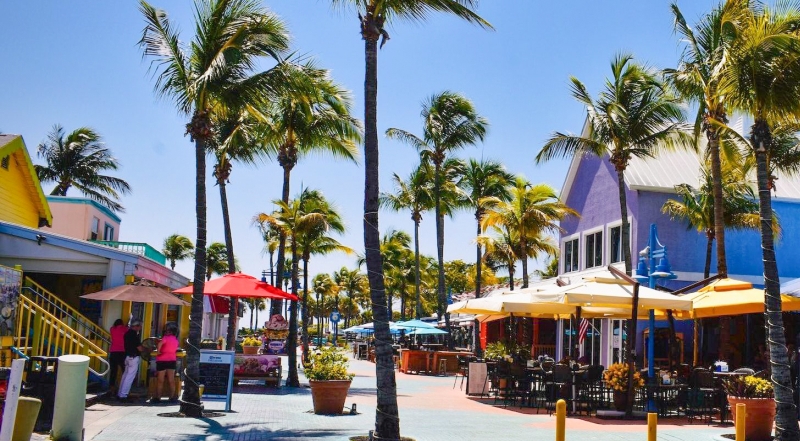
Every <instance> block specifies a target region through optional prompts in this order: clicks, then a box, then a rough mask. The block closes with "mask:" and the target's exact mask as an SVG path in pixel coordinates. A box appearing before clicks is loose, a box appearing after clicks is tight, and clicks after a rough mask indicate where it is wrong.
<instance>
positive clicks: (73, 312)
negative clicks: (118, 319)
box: [23, 277, 111, 346]
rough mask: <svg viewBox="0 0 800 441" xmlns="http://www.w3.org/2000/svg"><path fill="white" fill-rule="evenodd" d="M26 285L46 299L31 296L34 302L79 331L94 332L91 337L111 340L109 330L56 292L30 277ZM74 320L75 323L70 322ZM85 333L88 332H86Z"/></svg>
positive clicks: (26, 280)
mask: <svg viewBox="0 0 800 441" xmlns="http://www.w3.org/2000/svg"><path fill="white" fill-rule="evenodd" d="M24 286H26V287H28V288H30V289H32V290H33V291H34V292H36V293H37V294H39V295H40V296H41V297H42V298H43V299H44V301H39V299H38V298H31V300H32V301H33V302H34V303H36V304H37V305H39V306H40V307H41V308H42V309H44V310H45V311H47V312H49V313H50V314H52V315H53V316H55V317H56V318H58V319H60V320H62V321H63V322H66V323H68V324H70V325H71V326H72V328H73V329H76V330H78V331H83V330H85V331H86V332H87V333H89V334H92V335H90V337H91V338H94V339H95V340H101V341H102V340H109V341H110V340H111V336H110V335H109V333H108V331H106V330H105V329H103V328H102V327H100V326H98V325H97V324H96V323H94V322H93V321H92V320H91V319H89V318H88V317H86V316H85V315H83V314H81V313H80V312H79V311H78V310H77V309H75V308H73V307H72V306H70V305H68V304H67V303H66V302H64V301H63V300H61V299H60V298H58V296H56V295H55V294H53V293H51V292H50V291H48V290H46V289H45V288H44V287H42V286H41V285H39V284H38V283H36V282H34V281H33V280H31V278H30V277H25V282H24ZM23 292H24V290H23ZM68 316H72V317H69V318H73V320H69V318H68ZM73 321H74V323H70V322H73ZM81 328H83V329H81ZM84 335H86V334H85V333H84ZM104 346H106V345H104Z"/></svg>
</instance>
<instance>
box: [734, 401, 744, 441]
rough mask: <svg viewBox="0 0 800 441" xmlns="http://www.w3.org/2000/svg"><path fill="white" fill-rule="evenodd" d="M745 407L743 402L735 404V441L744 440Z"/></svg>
mask: <svg viewBox="0 0 800 441" xmlns="http://www.w3.org/2000/svg"><path fill="white" fill-rule="evenodd" d="M745 412H746V408H745V404H744V403H738V404H737V405H736V441H744V429H745V427H744V416H745Z"/></svg>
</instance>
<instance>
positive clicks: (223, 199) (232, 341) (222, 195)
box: [217, 179, 239, 349]
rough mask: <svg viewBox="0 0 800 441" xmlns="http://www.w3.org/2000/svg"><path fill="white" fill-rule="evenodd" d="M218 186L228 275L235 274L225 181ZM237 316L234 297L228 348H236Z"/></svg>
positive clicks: (229, 316)
mask: <svg viewBox="0 0 800 441" xmlns="http://www.w3.org/2000/svg"><path fill="white" fill-rule="evenodd" d="M217 185H219V200H220V205H222V227H223V229H224V230H225V248H226V250H227V255H228V274H234V273H236V259H235V258H234V256H233V234H232V233H231V216H230V212H229V211H228V192H227V190H226V188H225V179H219V180H217ZM238 315H239V301H238V300H237V299H236V297H231V298H230V310H229V311H228V338H227V340H228V341H227V345H228V348H230V349H232V348H234V347H236V318H237V317H238Z"/></svg>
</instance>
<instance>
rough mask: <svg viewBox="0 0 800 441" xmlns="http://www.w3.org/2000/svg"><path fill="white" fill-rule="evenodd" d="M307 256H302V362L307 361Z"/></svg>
mask: <svg viewBox="0 0 800 441" xmlns="http://www.w3.org/2000/svg"><path fill="white" fill-rule="evenodd" d="M308 258H309V257H308V256H303V306H302V311H303V314H302V316H301V319H300V321H301V322H302V323H303V363H307V362H308V329H307V327H308Z"/></svg>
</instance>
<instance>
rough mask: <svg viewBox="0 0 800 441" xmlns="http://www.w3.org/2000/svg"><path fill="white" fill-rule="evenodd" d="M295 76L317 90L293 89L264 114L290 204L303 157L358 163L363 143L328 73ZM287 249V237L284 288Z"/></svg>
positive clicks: (343, 93)
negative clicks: (295, 171) (293, 176)
mask: <svg viewBox="0 0 800 441" xmlns="http://www.w3.org/2000/svg"><path fill="white" fill-rule="evenodd" d="M293 75H295V76H297V77H298V78H296V81H297V82H303V83H306V84H308V85H309V87H310V88H311V91H310V92H309V93H306V94H297V93H296V92H295V91H294V90H291V89H288V90H286V91H285V93H284V94H283V95H281V96H279V97H278V98H277V99H276V100H274V101H273V102H272V103H270V104H269V105H268V106H267V107H266V108H265V109H263V110H262V112H261V119H262V121H263V124H264V133H263V135H264V137H265V140H266V143H267V144H269V145H270V148H271V149H272V150H274V151H275V152H276V156H277V159H278V164H280V166H281V167H282V168H283V190H282V193H281V200H282V201H283V202H284V203H288V202H289V192H290V189H289V184H290V178H291V172H292V170H293V169H294V167H295V166H296V165H297V162H298V161H299V160H300V159H302V158H304V157H306V156H308V155H314V154H320V153H322V154H330V155H332V156H334V157H335V158H343V159H348V160H351V161H353V162H355V161H356V158H357V156H358V147H357V145H358V143H359V142H360V141H361V126H360V124H359V122H358V121H357V120H356V119H355V118H353V117H352V116H350V107H351V101H352V100H351V97H350V93H349V92H348V91H347V90H345V89H343V88H342V87H341V86H339V85H338V84H336V83H335V82H334V81H333V80H332V79H331V78H330V76H329V73H328V71H327V70H323V69H318V68H315V67H314V66H313V64H311V63H307V64H306V65H305V69H302V70H295V71H293ZM285 249H286V237H285V236H281V238H280V242H279V245H278V268H277V277H278V279H277V283H278V284H279V285H280V283H281V281H282V278H283V271H284V255H285V252H286V251H285ZM280 306H281V305H280V302H273V309H275V308H277V309H278V310H280ZM273 313H276V312H275V311H273Z"/></svg>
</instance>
